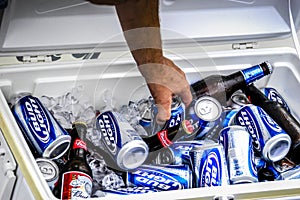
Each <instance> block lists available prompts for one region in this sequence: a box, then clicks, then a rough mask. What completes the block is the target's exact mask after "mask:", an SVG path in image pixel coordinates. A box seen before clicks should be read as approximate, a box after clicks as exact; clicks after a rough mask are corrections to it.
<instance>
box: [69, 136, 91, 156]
mask: <svg viewBox="0 0 300 200" xmlns="http://www.w3.org/2000/svg"><path fill="white" fill-rule="evenodd" d="M86 154H87V147H86V143H85V142H84V141H82V140H81V139H79V138H75V139H74V143H73V146H72V149H71V151H70V157H71V158H72V157H76V158H86Z"/></svg>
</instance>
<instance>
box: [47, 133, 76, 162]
mask: <svg viewBox="0 0 300 200" xmlns="http://www.w3.org/2000/svg"><path fill="white" fill-rule="evenodd" d="M65 143H67V144H68V146H67V148H65V149H64V150H63V151H62V152H61V153H60V154H58V155H57V156H55V157H50V155H51V154H52V152H53V151H54V150H55V149H56V148H57V147H59V146H60V145H62V144H65ZM70 143H71V136H70V135H61V136H59V137H58V138H57V139H56V140H54V141H53V142H52V143H51V144H50V145H49V146H48V147H47V148H46V149H45V150H44V152H43V157H44V158H50V159H56V158H59V157H61V156H62V155H64V154H65V153H66V152H67V151H68V149H69V147H70Z"/></svg>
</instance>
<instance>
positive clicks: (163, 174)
mask: <svg viewBox="0 0 300 200" xmlns="http://www.w3.org/2000/svg"><path fill="white" fill-rule="evenodd" d="M126 184H127V186H137V187H150V188H151V189H155V190H159V191H169V190H181V189H188V188H191V184H192V174H191V171H190V169H189V167H188V166H186V165H168V166H158V165H142V166H140V167H138V168H136V169H135V170H132V171H129V172H127V176H126Z"/></svg>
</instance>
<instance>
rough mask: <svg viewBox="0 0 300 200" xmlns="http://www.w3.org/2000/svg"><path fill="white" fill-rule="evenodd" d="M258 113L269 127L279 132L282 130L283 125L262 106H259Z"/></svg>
mask: <svg viewBox="0 0 300 200" xmlns="http://www.w3.org/2000/svg"><path fill="white" fill-rule="evenodd" d="M258 113H259V115H260V117H261V119H262V121H263V123H264V124H265V125H266V127H267V128H271V129H272V130H273V131H275V132H278V133H280V132H281V131H282V129H281V127H280V126H279V125H278V124H277V123H276V122H275V121H274V120H273V119H272V118H271V117H270V116H269V115H268V114H267V113H266V112H265V111H264V110H263V109H262V108H259V107H258Z"/></svg>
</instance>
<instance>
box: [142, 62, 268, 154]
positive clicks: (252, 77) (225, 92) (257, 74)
mask: <svg viewBox="0 0 300 200" xmlns="http://www.w3.org/2000/svg"><path fill="white" fill-rule="evenodd" d="M272 69H273V68H272V66H271V64H270V63H268V62H263V63H261V64H260V65H255V66H252V67H250V68H247V69H243V70H240V71H238V72H235V73H232V74H230V75H227V76H222V75H211V76H208V77H206V78H204V79H202V80H200V81H197V82H195V83H193V84H191V90H192V93H193V96H194V99H195V100H196V99H199V98H200V97H203V96H206V95H207V96H212V97H214V98H215V99H216V100H218V101H219V102H220V103H221V104H222V105H225V104H226V101H227V100H228V99H229V98H230V96H231V95H232V94H233V93H234V92H235V91H237V90H239V89H243V88H244V87H246V86H247V85H248V84H250V83H252V82H254V81H256V80H258V79H260V78H262V77H264V76H266V75H268V74H271V73H272ZM190 106H193V104H191V105H190ZM189 109H190V107H188V108H186V110H185V118H188V117H189ZM183 120H184V119H182V121H183ZM180 126H181V124H179V125H178V126H175V127H172V128H166V124H165V126H164V127H162V128H161V129H160V130H158V129H157V130H156V133H154V134H153V135H151V136H150V137H143V140H144V141H145V142H146V143H147V145H148V147H149V151H150V152H153V151H156V150H159V149H161V148H163V147H166V146H169V145H171V144H172V141H176V140H177V139H178V138H182V137H183V136H186V131H185V132H184V131H180V130H181V128H180ZM194 135H195V133H193V134H190V135H189V139H191V138H192V137H193V136H194Z"/></svg>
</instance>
